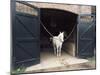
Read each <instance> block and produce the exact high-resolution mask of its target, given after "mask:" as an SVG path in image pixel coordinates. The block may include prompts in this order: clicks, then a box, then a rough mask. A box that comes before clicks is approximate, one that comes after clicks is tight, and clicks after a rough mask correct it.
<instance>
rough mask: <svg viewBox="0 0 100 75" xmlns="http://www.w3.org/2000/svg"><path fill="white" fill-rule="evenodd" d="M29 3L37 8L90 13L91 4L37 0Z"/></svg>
mask: <svg viewBox="0 0 100 75" xmlns="http://www.w3.org/2000/svg"><path fill="white" fill-rule="evenodd" d="M29 3H30V2H29ZM30 4H32V5H34V6H36V7H38V8H53V9H61V10H65V11H70V12H73V13H76V14H90V13H91V6H84V5H70V4H57V3H39V2H31V3H30Z"/></svg>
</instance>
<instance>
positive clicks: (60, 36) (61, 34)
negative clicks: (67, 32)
mask: <svg viewBox="0 0 100 75" xmlns="http://www.w3.org/2000/svg"><path fill="white" fill-rule="evenodd" d="M58 37H59V39H60V40H61V41H62V42H63V41H64V32H60V33H59V35H58Z"/></svg>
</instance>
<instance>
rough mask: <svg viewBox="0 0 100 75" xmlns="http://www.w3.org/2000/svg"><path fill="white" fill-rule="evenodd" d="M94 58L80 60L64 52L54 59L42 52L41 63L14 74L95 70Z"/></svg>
mask: <svg viewBox="0 0 100 75" xmlns="http://www.w3.org/2000/svg"><path fill="white" fill-rule="evenodd" d="M95 67H96V65H95V57H92V58H87V59H80V58H76V57H73V56H71V55H69V54H66V53H65V52H63V53H62V56H61V57H56V56H55V55H54V54H53V53H52V52H42V53H41V62H40V64H37V65H32V66H30V67H24V68H22V69H20V68H19V69H17V70H16V71H14V73H16V72H17V73H19V72H20V73H34V72H54V71H69V70H86V69H95Z"/></svg>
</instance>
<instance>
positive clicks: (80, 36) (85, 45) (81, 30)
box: [77, 14, 96, 58]
mask: <svg viewBox="0 0 100 75" xmlns="http://www.w3.org/2000/svg"><path fill="white" fill-rule="evenodd" d="M95 28H96V23H95V15H92V14H81V15H79V18H78V25H77V55H78V57H82V58H87V57H92V56H94V49H95V44H96V41H95V40H96V29H95Z"/></svg>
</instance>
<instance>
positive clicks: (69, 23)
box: [40, 8, 78, 52]
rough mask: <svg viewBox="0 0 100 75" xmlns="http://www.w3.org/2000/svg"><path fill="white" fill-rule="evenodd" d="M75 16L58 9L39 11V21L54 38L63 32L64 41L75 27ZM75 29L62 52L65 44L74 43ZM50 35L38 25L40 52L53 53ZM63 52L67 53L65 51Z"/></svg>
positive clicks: (42, 9)
mask: <svg viewBox="0 0 100 75" xmlns="http://www.w3.org/2000/svg"><path fill="white" fill-rule="evenodd" d="M77 16H78V15H77V14H74V13H72V12H69V11H64V10H59V9H49V8H41V9H40V20H41V21H42V23H43V24H44V25H45V27H46V28H47V30H48V31H49V32H50V33H51V34H52V35H54V36H57V35H58V34H59V32H62V31H64V32H65V33H66V36H65V37H64V38H65V39H66V38H67V36H68V35H70V33H71V32H72V30H73V28H74V27H75V26H76V25H77ZM75 34H76V27H75V30H74V32H73V33H72V34H71V35H70V37H69V38H68V40H66V41H65V42H64V43H65V45H64V46H65V47H64V46H63V50H64V49H65V48H66V42H69V41H70V42H73V43H75V39H76V38H75V36H74V35H75ZM50 37H51V36H50V35H49V34H48V32H47V31H46V30H45V29H44V28H43V26H42V25H40V39H41V40H40V43H41V44H40V47H41V51H45V50H46V51H47V50H48V51H50V52H53V47H52V43H51V42H50ZM65 51H67V50H66V49H65Z"/></svg>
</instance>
